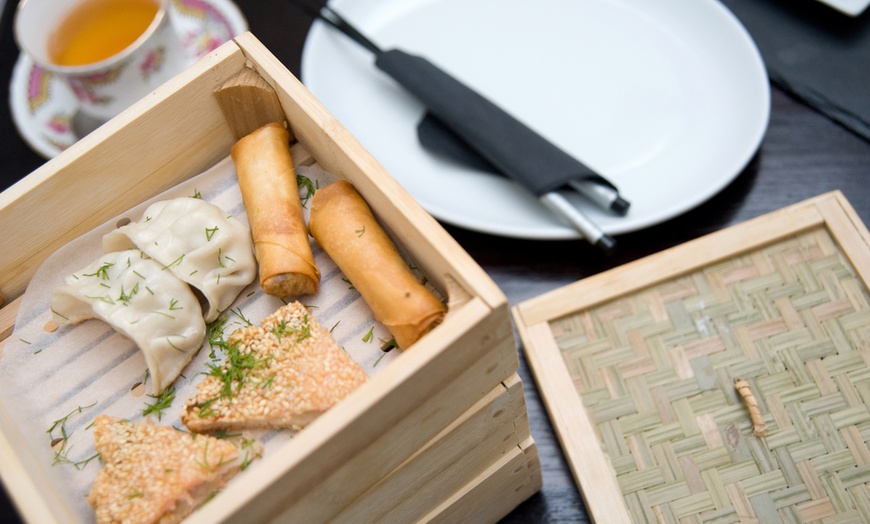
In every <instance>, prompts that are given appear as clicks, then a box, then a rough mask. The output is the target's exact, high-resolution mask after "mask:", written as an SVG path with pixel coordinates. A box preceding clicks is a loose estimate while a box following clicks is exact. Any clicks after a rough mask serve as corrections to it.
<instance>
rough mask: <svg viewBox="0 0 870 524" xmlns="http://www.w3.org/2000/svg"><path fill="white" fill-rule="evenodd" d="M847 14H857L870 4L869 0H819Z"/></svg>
mask: <svg viewBox="0 0 870 524" xmlns="http://www.w3.org/2000/svg"><path fill="white" fill-rule="evenodd" d="M819 1H820V2H822V3H823V4H827V5H829V6H831V7H833V8H834V9H836V10H837V11H840V12H841V13H843V14H847V15H849V16H859V15H860V14H861V13H863V12H864V11H866V10H867V6H870V0H819Z"/></svg>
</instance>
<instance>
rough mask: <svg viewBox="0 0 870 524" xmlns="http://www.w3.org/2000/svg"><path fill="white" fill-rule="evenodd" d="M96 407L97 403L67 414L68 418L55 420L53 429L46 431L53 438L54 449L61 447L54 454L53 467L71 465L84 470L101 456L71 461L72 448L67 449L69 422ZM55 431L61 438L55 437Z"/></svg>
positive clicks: (80, 407)
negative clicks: (74, 416) (86, 410)
mask: <svg viewBox="0 0 870 524" xmlns="http://www.w3.org/2000/svg"><path fill="white" fill-rule="evenodd" d="M96 405H97V403H96V402H94V403H93V404H90V405H88V406H79V407H77V408H75V409H74V410H72V411H70V412H69V413H67V414H66V416H64V417H61V418H59V419H57V420H55V421H54V423H53V424H52V425H51V427H50V428H48V430H46V433H48V436H49V438H51V446H52V447H53V448H57V446H59V449H57V450H56V451H55V453H54V462H52V466H54V465H55V464H69V465H71V466H73V467H74V468H76V469H82V468H83V467H85V466H87V465H88V463H89V462H90V461H92V460H94V459H95V458H97V457H99V456H100V454H99V453H97V454H95V455H92V456H90V457H87V458H85V459H83V460H77V461H76V460H71V459H70V458H69V452H70V449H71V448H72V446H69V447H67V442H68V440H69V436H70V433H68V432H67V429H66V423H67V422H68V421H69V419H70V417H71V416H73V415H75V414H77V413H81V412H82V411H84V410H85V409H88V408H92V407H94V406H96ZM88 427H90V425H88ZM85 429H87V428H85ZM55 430H58V431H60V436H59V437H55V436H54V432H55Z"/></svg>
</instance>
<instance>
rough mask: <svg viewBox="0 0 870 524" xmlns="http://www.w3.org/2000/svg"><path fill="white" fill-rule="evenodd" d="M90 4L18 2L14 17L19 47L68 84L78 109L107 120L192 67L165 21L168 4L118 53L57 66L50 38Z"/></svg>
mask: <svg viewBox="0 0 870 524" xmlns="http://www.w3.org/2000/svg"><path fill="white" fill-rule="evenodd" d="M86 1H88V0H22V1H21V2H20V3H19V5H18V10H17V12H16V16H15V37H16V40H17V42H18V46H19V48H21V50H22V51H23V52H24V53H26V54H27V55H29V56H30V57H31V58H32V59H33V61H34V62H35V63H36V64H37V65H39V66H40V67H41V68H42V69H44V70H45V71H47V72H48V73H49V74H53V75H56V76H57V77H58V78H60V79H62V80H63V81H64V82H66V84H67V85H69V87H70V88H71V90H72V91H73V93H75V96H76V98H77V99H78V103H79V110H80V111H81V112H82V113H84V114H85V115H87V116H89V117H91V118H92V119H96V120H99V121H106V120H109V119H111V118H112V117H114V116H115V115H117V114H118V113H120V112H121V111H123V110H124V109H126V108H127V107H129V106H130V105H131V104H133V103H134V102H136V101H137V100H139V99H141V98H142V97H144V96H145V95H147V94H148V93H150V92H151V91H153V90H154V89H155V88H156V87H158V86H159V85H161V84H162V83H164V82H165V81H167V80H169V79H170V78H172V77H173V76H175V75H176V74H177V73H178V72H180V71H181V70H182V69H184V68H185V67H186V66H187V65H189V63H190V62H191V58H190V56H189V55H188V53H187V52H186V51H185V49H184V47H183V46H182V43H181V40H180V38H179V37H178V35H177V34H176V33H175V32H174V31H173V28H172V24H171V23H170V21H169V16H170V14H169V1H170V0H154V2H155V3H157V4H158V5H159V8H158V9H157V13H156V15H155V17H154V19H153V20H152V21H151V24H150V25H149V26H148V27H147V29H145V31H144V33H142V34H141V35H140V36H139V38H138V39H136V40H135V41H134V42H133V43H132V44H130V45H129V46H128V47H126V48H125V49H123V50H122V51H120V52H118V53H116V54H114V55H112V56H110V57H108V58H105V59H103V60H100V61H98V62H93V63H90V64H85V65H58V64H56V63H54V61H53V60H52V58H51V56H50V53H49V41H50V39H51V36H52V35H51V33H52V31H54V30H55V28H57V27H58V26H59V24H60V23H61V22H62V20H63V19H64V18H65V17H66V16H67V15H68V14H69V13H70V11H72V10H73V9H75V8H76V7H77V6H79V5H80V4H82V3H83V2H86Z"/></svg>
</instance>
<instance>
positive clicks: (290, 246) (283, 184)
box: [231, 122, 320, 297]
mask: <svg viewBox="0 0 870 524" xmlns="http://www.w3.org/2000/svg"><path fill="white" fill-rule="evenodd" d="M289 138H290V134H289V132H288V131H287V130H286V129H285V128H284V126H283V125H282V124H281V123H280V122H272V123H270V124H266V125H265V126H263V127H261V128H259V129H257V130H256V131H254V132H253V133H251V134H249V135H247V136H245V137H243V138H242V139H240V140H239V141H238V142H236V144H235V145H234V146H233V148H232V150H231V155H232V157H233V162H235V164H236V170H237V172H238V178H239V188H240V189H241V192H242V200H243V202H244V204H245V210H246V212H247V214H248V223H249V224H250V226H251V236H252V237H253V241H254V253H255V255H256V257H257V262H258V263H259V266H260V268H259V271H260V286H261V287H262V288H263V290H264V291H265V292H266V293H268V294H270V295H273V296H277V297H291V296H298V295H310V294H313V293H316V292H317V288H318V286H319V284H320V271H319V270H318V269H317V266H316V265H315V263H314V255H313V254H312V253H311V245H310V243H309V240H308V231H307V229H306V228H305V220H304V218H303V216H302V203H301V202H300V200H299V186H298V185H297V184H296V171H295V170H294V168H293V158H292V157H291V155H290V145H289Z"/></svg>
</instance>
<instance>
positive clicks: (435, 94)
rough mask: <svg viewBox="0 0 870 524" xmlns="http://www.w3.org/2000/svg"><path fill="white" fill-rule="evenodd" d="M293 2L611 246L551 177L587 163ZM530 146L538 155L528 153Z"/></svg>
mask: <svg viewBox="0 0 870 524" xmlns="http://www.w3.org/2000/svg"><path fill="white" fill-rule="evenodd" d="M291 2H292V3H293V4H294V5H296V6H297V7H299V8H300V9H302V10H303V11H305V12H306V13H308V14H309V15H310V16H313V17H315V18H318V19H320V20H322V21H324V22H326V23H327V24H329V25H331V26H332V27H334V28H335V29H337V30H339V31H340V32H341V33H343V34H344V35H346V36H347V37H349V38H350V39H351V40H353V41H354V42H356V43H358V44H359V45H361V46H362V47H364V48H365V49H368V50H369V51H370V52H372V53H373V54H374V55H375V66H376V67H377V68H378V69H380V70H381V71H383V72H385V73H387V74H388V75H390V76H391V77H392V78H393V79H394V80H396V81H397V82H398V83H399V84H401V85H402V86H403V87H404V88H405V89H406V90H408V91H409V92H410V93H411V94H412V95H414V96H415V97H417V98H418V99H419V100H420V101H421V102H422V103H423V104H424V105H425V106H426V107H427V108H428V110H429V111H430V112H431V113H432V114H433V115H434V116H435V117H436V118H437V119H438V120H439V121H440V122H441V123H442V124H444V127H445V128H447V130H448V132H449V133H452V134H453V135H455V137H456V138H457V139H458V140H459V141H461V142H462V143H463V144H465V145H466V146H468V147H470V148H472V149H474V150H475V152H476V153H478V154H479V155H480V156H482V157H483V158H484V159H485V160H486V161H488V162H489V163H490V164H491V165H492V166H493V167H494V168H495V169H496V170H498V171H499V172H500V173H502V174H505V175H507V176H509V177H510V178H512V179H514V180H515V181H517V182H519V183H520V184H521V185H523V186H525V187H526V189H527V190H529V191H530V192H532V193H533V194H535V196H537V197H538V199H539V200H540V201H541V202H542V203H543V204H544V205H545V206H546V207H547V208H548V209H550V210H551V211H552V212H553V213H555V214H556V215H558V216H560V217H561V218H562V219H563V220H564V221H565V222H566V223H567V224H569V225H570V226H572V227H573V228H574V229H575V230H576V231H578V232H579V233H580V234H581V235H582V236H583V238H584V239H585V240H586V241H588V242H589V243H591V244H592V245H594V246H596V247H599V248H600V249H602V250H603V251H605V252H608V253H609V252H611V251H613V249H614V248H615V246H616V240H615V239H614V238H613V237H612V236H610V235H609V234H607V233H605V232H604V231H603V230H602V229H601V228H600V227H599V226H598V225H597V224H596V223H595V222H594V221H592V220H591V219H590V218H589V217H588V216H586V215H585V214H584V213H582V212H581V211H580V210H579V209H577V208H575V207H574V206H573V205H571V203H570V202H569V201H568V200H567V199H566V198H565V197H564V195H562V194H561V193H560V192H559V191H558V188H559V186H562V185H564V184H565V182H563V181H559V180H558V179H556V180H555V182H557V183H554V182H553V180H554V178H553V177H554V175H555V176H556V177H558V176H563V177H564V174H566V173H567V174H569V175H572V176H573V173H582V174H589V173H592V171H591V170H590V169H589V168H588V167H586V166H585V165H583V164H581V163H580V162H579V161H577V160H576V159H574V158H572V157H570V156H569V155H567V154H566V153H565V152H563V151H561V150H560V149H558V148H557V147H556V146H554V145H553V144H551V143H550V142H548V141H547V140H546V139H544V138H543V137H541V136H540V135H538V134H537V133H535V132H534V131H532V130H531V129H529V128H528V127H527V126H525V125H524V124H522V123H521V122H519V121H518V120H516V119H515V118H513V117H512V116H511V115H509V114H507V113H506V112H505V111H503V110H502V109H501V108H499V107H497V106H496V105H495V104H493V103H492V102H491V101H489V100H487V99H486V98H484V97H483V96H482V95H480V94H479V93H477V92H476V91H473V90H472V89H471V88H469V87H468V86H466V85H464V84H462V83H461V82H459V81H458V80H457V79H456V78H454V77H452V76H451V75H449V74H448V73H446V72H444V71H443V70H442V69H440V68H439V67H438V66H436V65H434V64H432V63H431V62H429V61H428V60H426V59H425V58H423V57H420V56H415V55H410V54H408V53H405V52H404V51H401V50H398V49H390V50H383V49H382V48H380V47H379V46H378V45H376V44H375V43H374V42H372V41H371V40H370V39H369V38H368V37H366V36H365V35H363V34H362V33H361V32H360V31H359V30H357V29H356V28H355V27H354V26H353V25H352V24H350V23H349V22H348V21H347V20H345V19H344V18H343V17H342V16H341V15H340V14H338V13H337V12H336V11H335V10H333V9H332V8H330V7H329V6H323V7H321V8H319V9H315V8H312V7H310V6H309V5H308V4H306V3H305V2H304V1H302V0H291ZM511 142H514V143H516V142H521V143H523V144H524V146H526V149H525V151H524V152H518V151H517V150H516V148H513V147H511V146H510V143H511ZM529 151H534V152H535V153H536V154H534V155H531V158H527V157H528V156H530V155H528V154H527V153H528V152H529ZM551 167H553V169H551ZM548 177H549V179H548ZM575 182H577V184H568V185H569V186H570V187H572V188H574V189H575V190H577V191H578V192H580V193H581V194H584V195H586V196H587V198H590V199H591V200H592V201H593V202H596V203H599V205H606V206H608V207H609V208H610V209H613V210H615V211H616V212H623V214H624V211H625V210H627V208H628V203H627V202H626V201H625V200H624V199H621V198H620V197H619V195H618V192H615V191H610V192H608V189H609V188H601V189H600V190H594V189H593V188H591V187H590V186H589V184H584V183H583V182H582V181H575ZM608 193H609V194H608Z"/></svg>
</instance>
